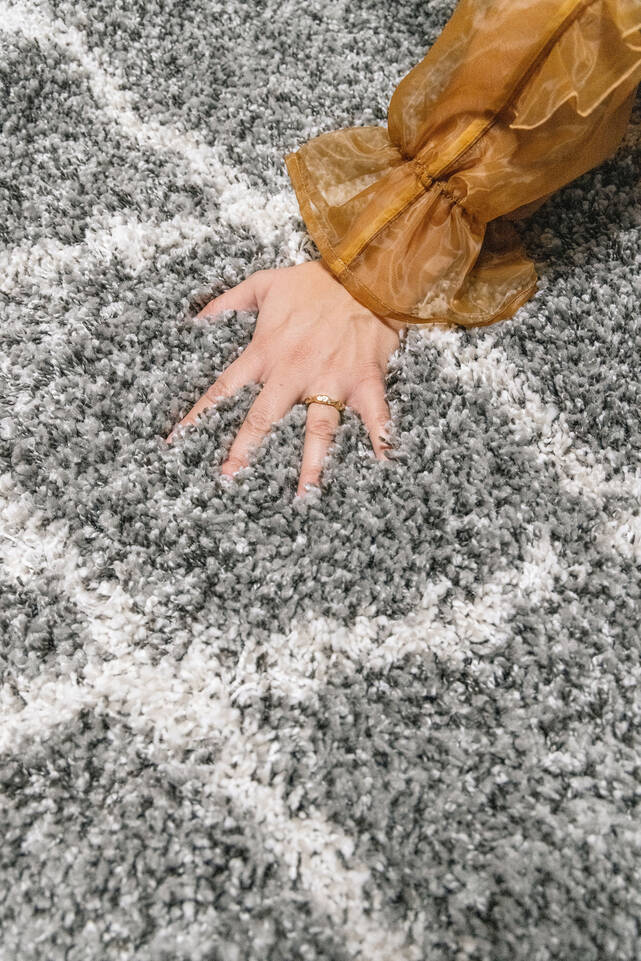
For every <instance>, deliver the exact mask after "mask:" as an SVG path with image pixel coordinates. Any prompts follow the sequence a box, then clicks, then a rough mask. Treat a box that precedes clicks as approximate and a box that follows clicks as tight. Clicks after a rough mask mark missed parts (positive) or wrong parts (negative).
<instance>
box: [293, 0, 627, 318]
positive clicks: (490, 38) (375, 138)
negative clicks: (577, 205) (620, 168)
mask: <svg viewBox="0 0 641 961" xmlns="http://www.w3.org/2000/svg"><path fill="white" fill-rule="evenodd" d="M640 80H641V0H639V2H637V0H592V2H590V0H578V2H577V0H566V2H565V3H560V2H558V0H539V2H532V0H502V2H499V3H494V4H487V3H485V2H482V0H461V2H460V3H459V5H458V7H457V9H456V11H455V13H454V15H453V17H452V18H451V20H450V21H449V23H448V24H447V26H446V28H445V30H444V31H443V33H442V34H441V36H440V37H439V39H438V40H437V42H436V43H435V44H434V45H433V47H432V48H431V50H430V51H429V52H428V54H427V56H426V57H425V58H424V60H423V61H422V62H421V63H420V64H418V65H417V66H416V67H415V68H414V69H413V70H412V71H410V73H409V74H408V75H407V76H406V77H405V78H404V79H403V81H401V84H400V85H399V87H398V88H397V90H396V91H395V93H394V96H393V97H392V100H391V102H390V108H389V112H388V126H387V128H384V127H351V128H346V129H341V130H336V131H332V132H330V133H325V134H321V135H320V136H319V137H316V138H314V139H313V140H310V141H309V142H308V143H306V144H304V145H303V146H302V147H301V148H300V149H299V150H297V151H294V152H292V153H289V154H287V156H286V157H285V161H286V165H287V170H288V172H289V175H290V178H291V180H292V184H293V186H294V189H295V191H296V196H297V199H298V201H299V205H300V209H301V214H302V216H303V219H304V220H305V223H306V226H307V229H308V231H309V233H310V236H311V237H312V239H313V240H314V242H315V243H316V245H317V247H318V249H319V252H320V254H321V256H322V258H323V260H324V262H325V263H326V265H327V266H328V268H329V269H330V270H331V271H332V272H333V273H334V275H335V276H336V277H337V279H338V280H340V281H341V283H343V284H344V286H345V287H346V288H347V289H348V290H349V291H350V293H352V295H353V296H354V297H355V298H356V299H357V300H359V301H360V302H361V303H363V304H364V305H365V306H366V307H368V308H369V309H370V310H372V311H374V312H375V313H377V314H379V315H381V316H384V317H389V318H392V319H395V320H399V321H403V322H405V323H412V324H423V323H447V324H456V325H462V326H468V327H471V326H480V325H484V324H490V323H494V322H496V321H498V320H501V319H504V318H506V317H510V316H512V315H513V314H514V313H515V311H516V310H517V309H518V308H519V307H520V306H521V305H522V304H523V303H525V301H526V300H528V299H529V297H530V296H531V295H532V293H533V292H534V290H535V288H536V281H537V277H536V271H535V268H534V265H533V263H532V261H531V260H530V259H529V258H528V257H527V255H526V253H525V251H524V249H523V247H522V244H521V242H520V240H519V236H518V234H517V232H516V229H515V228H514V226H513V224H512V223H510V222H509V221H510V220H512V219H517V218H518V217H519V216H524V215H526V214H528V213H531V212H532V211H533V210H534V209H536V208H537V207H538V206H540V204H541V203H543V202H544V200H545V199H546V198H547V197H548V196H550V194H551V193H553V192H554V191H555V190H557V189H558V188H559V187H561V186H563V184H564V183H567V182H569V181H570V180H572V179H574V178H575V177H577V176H579V175H580V174H581V173H584V172H585V171H586V170H588V169H590V168H591V167H593V166H595V165H596V164H598V163H600V162H601V161H602V160H604V159H605V158H606V157H607V156H608V155H610V154H611V153H612V152H613V151H614V149H616V146H617V145H618V143H619V142H620V140H621V138H622V137H623V134H624V132H625V128H626V126H627V123H628V120H629V115H630V111H631V108H632V101H633V97H634V92H635V89H636V86H637V85H638V83H639V81H640Z"/></svg>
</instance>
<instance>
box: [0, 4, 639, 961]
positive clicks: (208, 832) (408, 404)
mask: <svg viewBox="0 0 641 961" xmlns="http://www.w3.org/2000/svg"><path fill="white" fill-rule="evenodd" d="M453 7H454V4H453V2H452V0H431V2H426V0H421V2H418V0H405V2H392V3H388V2H385V0H363V2H358V3H349V4H348V3H346V2H345V0H336V2H334V3H331V4H330V3H327V2H326V0H307V2H303V0H283V2H279V3H275V2H272V0H259V2H256V3H251V4H247V3H241V2H239V0H225V2H218V0H211V2H206V0H186V2H181V3H170V2H153V3H151V2H145V3H141V2H138V3H134V2H127V3H116V4H114V3H111V2H109V3H107V2H102V3H100V2H92V0H81V2H79V3H76V2H74V3H71V2H69V0H64V2H52V3H51V4H49V5H44V4H39V3H31V4H26V3H25V4H24V5H17V4H14V3H11V4H8V5H6V6H3V8H2V11H3V13H2V17H0V24H1V25H2V26H1V28H0V50H1V56H0V74H1V76H2V84H3V87H2V89H3V94H2V98H1V100H0V114H1V116H2V131H3V136H2V138H1V139H0V154H1V161H2V162H1V165H0V170H1V171H2V172H1V174H0V176H1V177H2V187H1V189H0V204H1V209H0V275H1V281H0V303H1V305H2V319H1V323H0V338H1V344H2V347H1V351H0V377H1V379H2V394H1V396H0V562H1V568H0V624H1V643H2V646H1V649H0V669H1V672H2V677H1V681H2V686H1V688H0V782H1V784H2V792H3V793H2V801H1V804H0V839H1V840H0V882H1V883H0V888H1V890H2V896H1V897H0V958H1V959H2V961H9V959H11V961H14V959H15V961H36V959H37V961H45V959H46V961H62V959H65V961H134V959H135V961H170V959H171V961H201V959H202V961H254V959H256V961H258V959H260V961H299V959H300V961H321V959H323V961H353V959H359V961H397V959H398V961H423V959H425V961H605V959H617V961H633V959H637V958H638V957H639V956H640V954H641V868H640V864H641V861H640V855H641V831H640V826H641V821H640V817H639V804H640V802H641V763H640V761H639V751H640V748H641V735H640V733H639V721H640V719H641V694H640V693H639V691H640V690H641V664H640V657H639V655H640V651H641V615H640V611H641V564H640V561H641V517H640V511H639V501H640V498H641V428H640V425H639V400H640V395H641V390H640V384H641V324H640V321H639V316H640V307H641V267H640V265H641V254H640V249H641V248H640V240H641V190H640V187H639V171H640V169H641V168H640V162H641V137H640V131H641V98H640V99H638V100H637V103H636V106H635V111H634V115H633V120H632V123H631V125H630V128H629V131H628V134H627V136H626V139H625V141H624V143H623V144H622V145H621V147H620V149H619V150H618V151H617V153H616V155H615V156H614V157H612V158H611V159H610V160H608V161H607V162H606V163H604V164H603V165H602V166H601V167H599V168H598V169H597V170H594V171H591V172H590V173H588V174H586V175H585V176H584V177H582V178H580V179H579V180H577V181H575V182H574V183H573V184H570V185H568V186H567V187H566V188H564V189H563V190H562V191H560V192H559V194H558V195H557V196H556V197H555V198H554V199H553V201H550V202H548V203H547V204H545V205H544V207H543V208H541V210H540V211H538V212H537V213H536V215H534V216H533V217H532V218H530V220H529V221H527V223H525V224H522V225H521V226H520V229H521V230H522V233H523V239H524V242H525V244H526V246H527V249H528V250H529V251H530V253H531V254H532V256H533V257H535V259H536V262H537V266H538V270H539V274H540V278H541V279H540V284H539V289H538V291H537V293H536V296H535V297H534V298H533V299H532V300H531V301H530V302H529V303H528V304H526V305H525V306H524V307H523V308H522V309H521V310H520V311H519V312H518V314H517V315H516V316H515V317H514V318H511V319H510V320H508V321H505V322H502V323H500V324H497V325H494V326H492V327H489V328H484V329H478V330H467V331H466V330H448V331H446V330H443V329H440V330H436V329H428V330H426V331H421V330H419V329H413V330H411V331H409V333H408V335H407V337H406V338H405V339H404V341H403V343H402V345H401V347H400V348H399V350H398V351H397V352H396V353H395V354H394V356H393V357H392V358H391V359H390V364H389V369H388V375H387V392H388V398H389V402H390V407H391V410H392V416H393V420H394V425H395V434H396V437H397V439H398V445H399V446H398V450H397V451H396V454H395V456H394V458H393V459H392V460H390V461H389V462H388V463H380V462H377V461H376V460H375V459H374V457H373V454H372V452H371V445H370V442H369V438H368V436H367V432H366V430H365V428H364V426H363V424H362V422H361V421H360V420H359V418H358V417H357V416H356V415H355V414H354V413H353V412H351V411H349V410H348V411H346V413H345V415H344V418H343V422H342V424H341V426H340V428H339V430H338V432H337V435H336V440H335V443H334V444H333V445H332V448H331V452H330V455H329V457H328V460H327V463H326V466H325V469H324V473H323V481H322V488H321V490H320V491H312V492H311V493H310V494H309V495H308V497H307V498H305V499H304V500H302V501H301V500H295V499H294V497H293V495H294V491H295V486H296V482H297V476H298V470H299V467H300V460H301V454H302V446H303V432H304V422H305V410H304V408H303V407H302V405H298V406H296V407H295V408H294V409H292V410H291V412H290V413H289V414H288V415H287V416H286V417H285V418H283V420H282V421H280V422H279V423H278V424H277V425H275V426H274V429H273V431H272V433H271V434H270V435H269V437H268V438H267V439H266V441H265V442H264V444H262V445H261V447H260V449H259V450H258V451H257V452H256V454H255V456H254V457H253V459H252V463H251V465H250V467H248V468H246V469H244V470H243V471H241V472H240V474H239V475H238V477H237V478H236V479H234V480H233V481H232V482H225V481H222V480H221V479H220V476H219V471H218V468H219V466H220V464H221V463H222V461H223V460H224V459H225V456H226V451H227V450H228V448H229V445H230V444H231V442H232V440H233V438H234V436H235V434H236V432H237V430H238V428H239V427H240V425H241V423H242V421H243V418H244V415H245V413H246V411H247V408H248V406H249V404H250V403H251V401H252V399H253V398H254V396H256V395H257V393H258V390H259V388H258V387H256V386H254V387H250V386H248V387H246V388H244V389H243V390H242V391H240V392H239V394H238V395H237V396H236V397H234V398H232V399H229V400H227V401H224V402H221V403H220V404H219V405H218V407H217V409H216V410H215V411H210V412H208V414H207V415H206V416H205V417H202V418H201V420H200V423H199V425H198V427H197V428H194V429H191V430H190V431H189V432H188V433H187V434H186V435H185V436H184V438H181V439H180V441H179V442H177V443H175V444H174V445H172V447H171V448H167V447H165V445H164V443H163V438H164V437H165V436H166V435H167V433H168V432H169V430H170V429H171V427H172V426H174V424H175V423H176V422H177V420H178V419H180V418H181V417H182V416H184V414H185V413H186V412H187V411H188V410H189V409H190V407H191V406H192V405H193V404H194V402H195V401H196V400H197V398H198V397H200V396H201V394H202V393H203V392H204V391H205V390H206V388H207V387H208V386H209V384H210V383H212V381H213V380H214V379H215V378H216V377H217V376H218V375H219V374H220V373H221V372H222V370H223V369H224V368H225V367H226V366H227V365H228V364H229V363H230V362H231V361H232V360H233V359H234V358H235V357H236V356H237V355H238V354H239V352H240V351H241V350H242V349H243V348H244V347H245V346H246V345H247V343H248V342H249V340H250V338H251V334H252V330H253V325H254V322H255V316H254V315H253V314H251V313H249V312H237V313H232V312H229V313H227V314H225V315H224V316H223V318H222V319H219V320H218V321H216V322H215V323H209V324H207V323H194V322H193V316H194V314H195V313H196V312H197V310H198V308H199V307H200V306H202V305H203V304H204V303H205V302H206V301H207V300H208V299H210V298H211V297H212V296H214V295H215V294H216V293H219V292H221V291H222V290H224V289H226V288H227V287H229V286H231V285H233V284H236V283H238V282H239V281H240V280H242V279H243V278H244V277H246V276H247V275H248V274H249V273H251V272H253V271H254V270H257V269H260V268H261V267H270V266H275V265H276V266H285V265H289V264H292V263H300V262H302V261H304V260H306V259H309V258H315V257H317V256H318V254H317V252H316V250H315V248H314V245H313V244H312V242H311V240H310V238H309V237H308V236H307V234H306V232H305V229H304V225H303V223H302V220H301V219H300V216H299V214H298V210H297V207H296V203H295V199H294V196H293V191H292V188H291V185H290V184H289V180H288V177H287V174H286V170H285V166H284V162H283V156H284V154H285V153H286V152H287V151H288V150H291V149H294V148H295V147H296V146H297V145H298V144H300V143H302V142H304V141H305V140H306V139H309V138H310V137H312V136H315V135H316V134H318V133H320V132H322V131H323V130H331V129H334V128H335V127H340V126H349V125H362V124H383V123H385V117H386V110H387V105H388V102H389V98H390V96H391V94H392V92H393V90H394V89H395V87H396V85H397V83H398V82H399V80H400V79H401V78H402V77H403V76H404V74H405V73H406V72H407V71H408V70H409V69H410V67H411V66H412V65H413V64H414V63H416V62H417V61H418V60H419V59H420V58H421V57H422V56H423V55H424V53H425V51H426V50H427V48H428V46H429V44H430V43H431V42H433V40H434V39H435V38H436V37H437V36H438V34H439V32H440V30H441V29H442V27H443V25H444V24H445V23H446V21H447V19H448V17H449V16H450V14H451V12H452V10H453Z"/></svg>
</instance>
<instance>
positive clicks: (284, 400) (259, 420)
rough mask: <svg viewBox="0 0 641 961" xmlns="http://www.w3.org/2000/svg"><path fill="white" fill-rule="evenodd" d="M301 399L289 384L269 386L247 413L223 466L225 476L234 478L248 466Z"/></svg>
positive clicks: (274, 383) (279, 383)
mask: <svg viewBox="0 0 641 961" xmlns="http://www.w3.org/2000/svg"><path fill="white" fill-rule="evenodd" d="M298 396H299V395H298V391H294V390H293V389H292V387H291V386H289V385H288V384H287V383H286V382H278V381H276V380H274V381H271V380H270V381H268V382H267V383H266V384H265V386H264V387H263V389H262V390H261V392H260V394H259V395H258V397H257V398H256V400H255V401H254V403H253V404H252V405H251V407H250V408H249V410H248V411H247V416H246V417H245V420H244V422H243V425H242V427H241V428H240V430H239V431H238V433H237V435H236V439H235V440H234V443H233V444H232V445H231V447H230V449H229V453H228V455H227V459H226V460H225V461H224V462H223V464H221V468H220V470H221V473H222V474H226V475H227V476H232V475H233V474H235V473H236V471H238V470H240V468H241V467H246V466H247V465H248V463H249V454H250V452H251V451H252V450H253V448H254V447H257V446H258V445H259V444H260V442H261V441H262V440H263V439H264V438H265V436H266V435H267V434H268V433H269V431H270V430H271V429H272V427H273V425H274V424H275V423H276V421H278V420H280V419H281V418H282V417H284V416H285V414H286V413H287V412H288V411H289V410H290V408H291V407H292V406H293V404H295V403H296V401H297V400H298Z"/></svg>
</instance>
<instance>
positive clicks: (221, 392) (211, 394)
mask: <svg viewBox="0 0 641 961" xmlns="http://www.w3.org/2000/svg"><path fill="white" fill-rule="evenodd" d="M232 393H233V391H232V389H231V384H230V383H229V381H228V380H227V378H226V377H219V378H218V380H217V381H216V382H215V383H213V384H211V385H210V386H209V387H208V388H207V390H206V391H205V397H206V398H207V400H211V401H215V400H220V398H221V397H231V395H232Z"/></svg>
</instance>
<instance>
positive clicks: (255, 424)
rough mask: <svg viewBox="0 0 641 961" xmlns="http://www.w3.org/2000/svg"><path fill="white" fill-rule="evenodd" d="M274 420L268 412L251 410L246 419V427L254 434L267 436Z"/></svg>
mask: <svg viewBox="0 0 641 961" xmlns="http://www.w3.org/2000/svg"><path fill="white" fill-rule="evenodd" d="M272 423H273V421H272V418H271V416H270V415H269V414H268V412H267V411H264V410H260V409H258V410H250V411H248V413H247V416H246V417H245V424H244V426H245V427H246V428H247V429H248V430H249V432H250V433H252V434H265V433H267V431H268V430H269V429H270V428H271V426H272Z"/></svg>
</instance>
